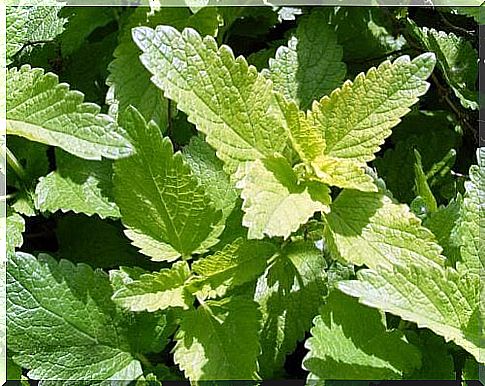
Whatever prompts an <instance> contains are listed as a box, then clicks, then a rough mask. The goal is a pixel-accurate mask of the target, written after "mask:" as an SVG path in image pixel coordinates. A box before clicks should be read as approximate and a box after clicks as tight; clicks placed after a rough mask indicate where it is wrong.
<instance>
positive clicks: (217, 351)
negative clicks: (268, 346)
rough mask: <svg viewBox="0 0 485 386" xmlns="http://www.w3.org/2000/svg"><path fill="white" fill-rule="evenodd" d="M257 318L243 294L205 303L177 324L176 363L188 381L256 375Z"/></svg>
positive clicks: (250, 302)
mask: <svg viewBox="0 0 485 386" xmlns="http://www.w3.org/2000/svg"><path fill="white" fill-rule="evenodd" d="M259 318H260V313H259V311H258V308H257V304H256V303H255V302H253V301H252V300H250V299H248V298H245V297H228V298H224V299H222V300H220V301H213V300H210V301H207V302H205V303H204V304H203V305H201V306H200V307H199V308H198V309H197V310H195V311H189V312H188V313H186V314H185V315H184V318H183V319H182V321H181V323H180V329H179V331H178V333H177V335H176V340H177V343H176V346H175V349H174V359H175V363H177V364H178V365H179V366H180V368H181V369H182V370H183V371H184V373H185V375H186V376H187V377H188V378H189V379H190V380H214V379H217V380H234V379H246V380H247V379H255V378H257V370H258V364H257V357H258V354H259V350H260V348H259V343H258V330H259Z"/></svg>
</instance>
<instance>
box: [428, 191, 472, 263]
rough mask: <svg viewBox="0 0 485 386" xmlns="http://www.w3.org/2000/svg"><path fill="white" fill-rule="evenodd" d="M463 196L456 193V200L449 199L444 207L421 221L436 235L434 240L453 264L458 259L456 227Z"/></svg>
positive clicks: (458, 249)
mask: <svg viewBox="0 0 485 386" xmlns="http://www.w3.org/2000/svg"><path fill="white" fill-rule="evenodd" d="M462 206H463V197H462V196H461V195H458V196H457V198H456V200H453V201H450V203H449V204H448V205H447V206H446V207H442V208H438V210H437V211H436V212H434V213H430V215H428V216H427V217H426V220H425V222H424V223H423V224H424V226H426V228H428V229H429V230H431V232H433V234H434V235H435V236H436V240H438V243H439V244H440V245H441V246H442V247H443V255H444V256H446V257H447V260H448V261H449V262H451V263H452V264H454V263H455V262H456V261H457V260H460V244H461V242H460V236H459V235H458V232H457V229H458V228H459V224H460V214H461V213H462V211H463V209H462Z"/></svg>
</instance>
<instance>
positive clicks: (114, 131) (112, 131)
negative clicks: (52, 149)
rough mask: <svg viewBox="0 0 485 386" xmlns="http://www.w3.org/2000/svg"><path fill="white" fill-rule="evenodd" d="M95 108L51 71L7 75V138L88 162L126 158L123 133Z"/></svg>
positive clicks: (14, 71) (128, 151) (16, 71)
mask: <svg viewBox="0 0 485 386" xmlns="http://www.w3.org/2000/svg"><path fill="white" fill-rule="evenodd" d="M99 110H100V108H99V107H98V106H96V105H94V104H91V103H84V102H83V95H82V94H81V93H79V92H77V91H70V90H69V87H68V85H67V84H65V83H58V78H57V76H56V75H54V74H52V73H47V74H44V71H43V70H42V69H31V68H30V67H29V66H22V67H21V68H20V69H17V68H13V69H10V70H9V71H8V72H7V134H13V135H18V136H21V137H25V138H27V139H29V140H31V141H37V142H41V143H45V144H47V145H53V146H59V147H61V148H62V149H64V150H66V151H67V152H69V153H72V154H74V155H76V156H78V157H82V158H86V159H92V160H98V159H101V157H102V156H103V157H106V158H120V157H125V156H127V155H129V154H131V152H132V149H131V147H130V144H129V142H128V141H127V140H126V138H125V137H124V131H123V130H122V129H121V128H119V127H117V125H116V123H115V122H114V121H113V119H112V118H110V117H109V116H107V115H104V114H100V113H99Z"/></svg>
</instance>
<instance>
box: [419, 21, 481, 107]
mask: <svg viewBox="0 0 485 386" xmlns="http://www.w3.org/2000/svg"><path fill="white" fill-rule="evenodd" d="M410 25H411V28H412V29H413V32H414V33H415V35H416V36H417V38H418V39H419V40H420V42H421V44H422V45H423V46H424V47H425V49H426V50H429V51H432V52H434V53H435V54H436V57H437V59H438V67H439V68H440V70H441V72H442V73H443V76H444V78H445V80H446V82H447V83H448V84H449V85H450V87H451V88H452V89H453V91H454V93H455V95H456V97H457V98H458V99H459V100H460V102H461V104H462V105H463V106H464V107H466V108H470V109H472V110H476V109H478V91H477V90H476V88H475V82H476V79H477V75H478V55H477V52H476V51H475V49H474V48H473V47H472V45H471V44H470V42H468V41H467V40H466V39H465V38H463V37H459V36H456V35H455V34H453V33H446V32H443V31H436V30H435V29H432V28H431V29H428V28H426V27H423V28H419V27H418V26H416V25H415V24H414V22H410Z"/></svg>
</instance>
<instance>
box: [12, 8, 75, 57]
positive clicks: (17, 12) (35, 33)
mask: <svg viewBox="0 0 485 386" xmlns="http://www.w3.org/2000/svg"><path fill="white" fill-rule="evenodd" d="M43 3H45V2H44V1H42V0H34V1H30V0H29V1H19V2H17V5H16V6H7V7H6V23H7V24H6V25H7V30H6V33H7V36H6V38H7V40H6V42H7V45H6V49H7V52H6V53H7V63H6V64H7V65H8V64H10V63H11V62H12V60H13V57H14V56H15V54H16V53H18V52H19V51H20V50H21V49H22V47H24V45H26V44H28V43H32V42H40V41H41V42H45V41H48V40H52V39H54V38H55V37H56V36H57V35H59V34H60V33H61V32H62V31H63V29H64V24H65V23H66V19H64V18H62V17H59V16H58V13H59V10H61V9H62V7H63V5H64V4H63V3H59V4H58V5H53V4H51V5H45V4H43ZM26 4H28V5H26Z"/></svg>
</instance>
